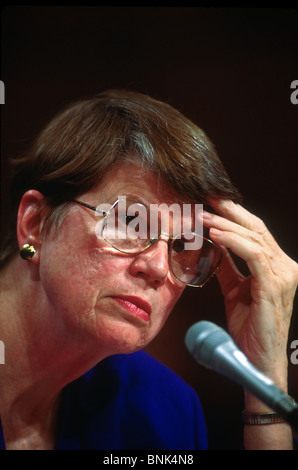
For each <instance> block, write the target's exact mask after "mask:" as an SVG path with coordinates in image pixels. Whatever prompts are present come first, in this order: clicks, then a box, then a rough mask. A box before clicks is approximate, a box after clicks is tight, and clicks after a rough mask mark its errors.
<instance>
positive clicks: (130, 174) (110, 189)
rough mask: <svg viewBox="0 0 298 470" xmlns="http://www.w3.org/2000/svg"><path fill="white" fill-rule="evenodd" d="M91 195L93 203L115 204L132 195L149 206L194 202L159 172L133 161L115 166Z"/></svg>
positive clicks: (89, 194)
mask: <svg viewBox="0 0 298 470" xmlns="http://www.w3.org/2000/svg"><path fill="white" fill-rule="evenodd" d="M88 196H89V198H92V200H91V199H90V203H91V202H92V203H93V204H98V203H101V202H103V203H104V202H108V203H113V202H114V201H116V200H117V199H118V198H119V197H120V196H128V197H129V196H131V197H133V198H137V199H138V200H140V201H141V202H144V203H146V204H154V203H162V202H164V203H167V204H172V203H178V204H183V203H188V204H190V203H192V202H193V201H190V200H187V199H186V198H183V196H182V195H180V194H178V193H177V192H176V191H174V190H173V189H172V188H171V187H170V186H169V185H167V184H166V182H165V181H164V180H163V179H162V178H161V176H160V175H159V174H158V173H157V172H155V171H152V170H149V169H146V168H144V167H142V166H141V165H139V164H136V163H132V162H121V163H118V164H116V165H115V167H114V168H113V169H112V170H111V171H110V172H109V173H108V175H107V176H106V177H105V178H104V179H103V180H102V182H101V183H100V184H99V185H98V186H97V187H95V188H94V189H92V190H91V191H89V193H88Z"/></svg>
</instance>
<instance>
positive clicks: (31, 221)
mask: <svg viewBox="0 0 298 470" xmlns="http://www.w3.org/2000/svg"><path fill="white" fill-rule="evenodd" d="M43 209H44V196H43V195H42V194H41V193H40V192H39V191H36V190H35V189H30V191H27V192H26V193H25V194H24V195H23V197H22V200H21V202H20V205H19V210H18V217H17V238H18V243H19V247H20V248H22V246H23V245H24V244H25V243H28V244H29V245H33V246H34V248H35V250H36V253H35V255H34V256H33V258H32V259H31V261H32V263H38V262H39V253H40V247H41V236H40V232H41V227H42V220H43V215H42V214H44V210H43Z"/></svg>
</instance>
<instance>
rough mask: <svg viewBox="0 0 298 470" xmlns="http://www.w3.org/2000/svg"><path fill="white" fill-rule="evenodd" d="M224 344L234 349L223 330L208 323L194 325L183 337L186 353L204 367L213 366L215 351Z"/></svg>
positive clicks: (232, 343)
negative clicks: (228, 344)
mask: <svg viewBox="0 0 298 470" xmlns="http://www.w3.org/2000/svg"><path fill="white" fill-rule="evenodd" d="M226 343H230V345H232V346H233V347H236V346H235V344H234V342H233V341H232V339H231V337H230V335H229V334H228V333H227V332H226V331H225V330H223V329H222V328H220V327H219V326H217V325H215V324H214V323H211V322H208V321H200V322H198V323H195V324H194V325H193V326H191V327H190V328H189V330H188V331H187V333H186V336H185V344H186V347H187V349H188V351H189V352H190V353H191V354H192V355H193V356H194V358H195V359H196V360H197V361H198V362H200V363H201V364H203V365H204V366H206V367H212V366H213V360H214V353H215V352H216V349H217V348H218V347H219V346H222V345H223V344H226Z"/></svg>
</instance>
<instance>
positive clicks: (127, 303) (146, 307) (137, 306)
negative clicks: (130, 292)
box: [113, 295, 152, 321]
mask: <svg viewBox="0 0 298 470" xmlns="http://www.w3.org/2000/svg"><path fill="white" fill-rule="evenodd" d="M113 299H114V300H115V301H116V302H118V303H119V304H120V305H121V306H122V307H124V308H125V309H126V310H127V311H129V312H130V313H131V314H133V315H136V316H138V317H140V318H142V319H143V320H146V321H149V319H150V315H151V311H152V308H151V305H150V304H149V303H148V302H147V301H146V300H144V299H142V298H140V297H135V296H123V295H120V296H114V297H113Z"/></svg>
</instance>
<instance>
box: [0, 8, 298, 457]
mask: <svg viewBox="0 0 298 470" xmlns="http://www.w3.org/2000/svg"><path fill="white" fill-rule="evenodd" d="M0 78H1V80H3V81H4V83H5V105H2V106H1V118H2V126H1V132H2V157H1V158H2V214H3V217H4V223H5V211H6V207H5V190H6V181H7V168H6V161H7V158H9V157H11V156H15V155H16V154H18V153H19V152H21V151H22V149H23V148H24V146H25V145H27V143H28V141H29V139H30V137H31V136H32V135H33V133H35V132H36V131H37V130H39V129H40V128H41V127H42V126H43V125H44V124H45V123H46V122H47V120H48V119H49V118H50V117H52V115H53V114H54V113H55V112H56V111H58V110H59V109H60V108H61V107H62V106H65V105H66V104H67V103H69V102H70V101H72V100H75V99H78V98H82V97H86V96H92V95H93V94H95V93H97V92H99V91H101V90H104V89H106V88H113V87H119V88H131V89H136V90H139V91H142V92H145V93H148V94H151V95H152V96H154V97H156V98H159V99H162V100H164V101H167V102H169V103H170V104H172V105H173V106H175V107H177V108H178V109H179V110H181V111H182V112H183V113H184V114H186V115H187V116H188V117H190V118H191V119H193V120H194V121H195V122H196V123H197V124H198V125H199V126H200V127H202V128H203V129H204V130H205V131H206V132H207V134H208V135H209V136H210V137H211V139H212V140H213V141H214V142H215V144H216V146H217V149H218V152H219V154H220V155H221V157H222V159H223V161H224V163H225V165H226V168H227V170H228V172H229V174H230V176H231V177H232V180H233V181H234V183H235V184H236V186H238V188H239V189H240V190H241V192H242V194H243V196H244V205H245V207H247V209H249V210H251V211H253V212H254V213H256V214H257V215H259V216H260V217H261V218H262V219H263V220H264V221H265V222H266V224H267V226H268V227H269V228H270V230H271V231H272V232H273V234H274V235H275V237H276V239H277V241H278V242H279V243H280V245H281V246H282V248H283V249H284V250H285V251H286V252H287V253H288V254H289V255H290V256H292V257H294V258H296V255H297V250H296V239H297V161H298V105H294V104H292V103H291V101H290V96H291V93H292V92H293V90H291V88H290V85H291V83H292V82H293V81H294V80H298V13H297V10H296V9H291V8H253V9H246V8H240V9H236V8H199V7H196V8H194V7H153V6H152V7H127V6H124V7H119V6H115V7H105V6H97V7H92V6H53V7H43V6H27V7H26V6H25V7H20V6H16V7H7V8H5V9H3V10H2V69H1V77H0ZM202 319H207V320H210V321H214V322H215V323H217V324H219V325H221V326H225V318H224V307H223V300H222V298H221V294H220V292H219V287H218V285H217V281H216V279H213V280H212V281H210V283H209V284H207V285H206V286H205V287H204V288H203V289H191V288H189V290H187V291H186V292H185V293H184V295H183V297H182V298H181V300H180V301H179V304H178V305H177V307H176V308H175V310H174V312H173V314H172V316H171V318H170V319H169V322H168V324H167V326H166V327H165V329H164V330H163V331H162V332H161V333H160V335H159V336H158V338H157V339H156V340H155V341H154V342H153V343H152V344H151V346H150V347H148V351H150V353H151V354H153V355H154V356H156V357H158V358H159V359H160V360H161V361H162V362H164V363H165V364H167V365H169V366H170V367H171V368H173V369H174V370H175V371H176V372H178V374H180V375H181V376H182V377H183V378H184V379H185V380H186V381H187V382H189V383H190V384H191V385H192V386H193V387H195V388H196V390H197V391H198V394H199V396H200V398H201V401H202V404H203V407H204V410H205V412H206V418H207V424H208V428H209V438H210V448H211V449H238V448H239V447H240V446H241V439H242V426H241V422H240V412H241V410H242V407H243V398H242V396H243V394H242V390H241V388H240V387H239V386H238V385H235V384H233V383H231V382H230V381H229V380H228V379H225V378H223V377H221V376H219V375H218V374H216V373H214V372H211V371H209V370H207V369H204V368H203V367H201V366H199V365H197V364H196V363H195V361H194V360H193V358H192V357H190V355H189V353H188V352H187V351H186V350H185V347H184V335H185V333H186V331H187V329H188V327H189V326H191V325H192V324H193V323H195V322H197V321H199V320H202ZM294 339H298V321H297V308H296V309H295V310H294V316H293V322H292V326H291V332H290V342H291V341H292V340H294ZM290 342H289V344H290ZM291 351H292V350H290V349H289V357H290V353H291ZM289 380H290V388H289V392H290V394H291V395H292V396H294V397H295V398H296V399H298V365H290V370H289ZM157 385H158V384H157ZM185 432H187V430H185Z"/></svg>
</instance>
